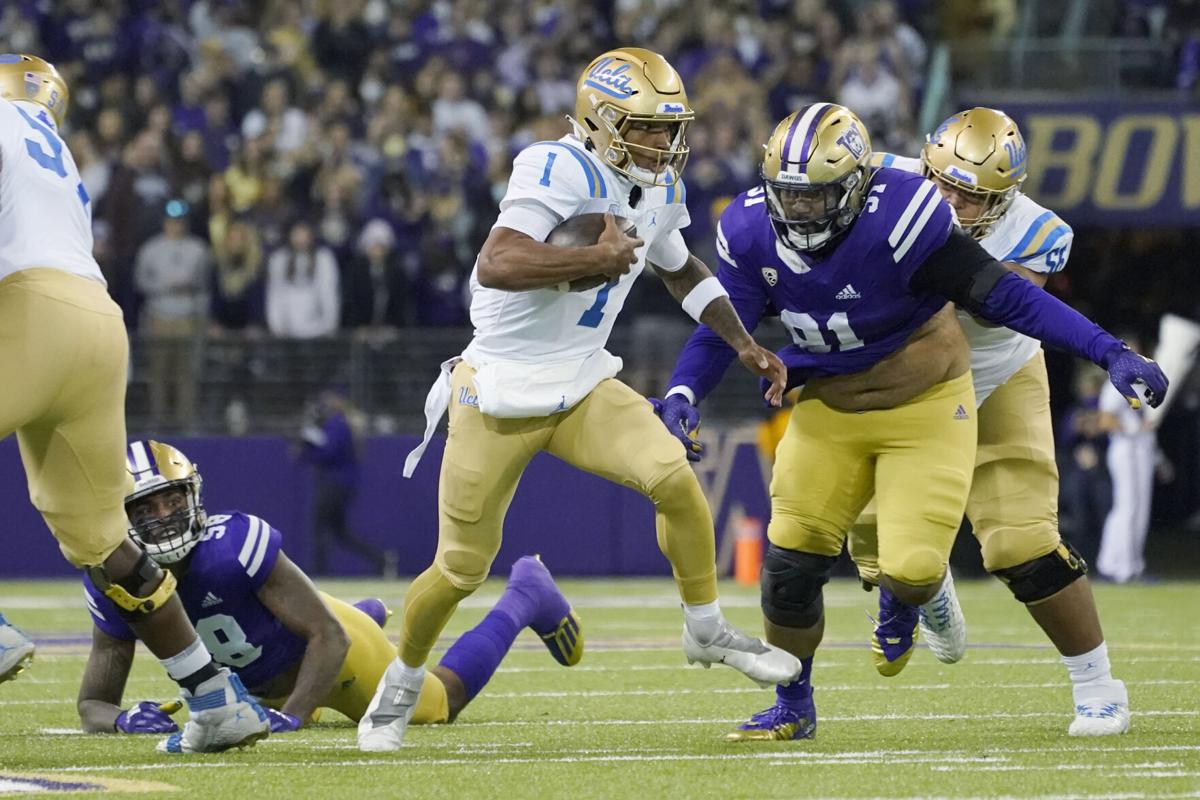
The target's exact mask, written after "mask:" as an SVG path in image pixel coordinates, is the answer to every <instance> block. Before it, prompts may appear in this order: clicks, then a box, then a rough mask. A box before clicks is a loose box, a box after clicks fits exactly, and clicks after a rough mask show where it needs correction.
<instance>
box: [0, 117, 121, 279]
mask: <svg viewBox="0 0 1200 800" xmlns="http://www.w3.org/2000/svg"><path fill="white" fill-rule="evenodd" d="M31 267H52V268H54V269H60V270H63V271H64V272H70V273H72V274H75V275H82V276H83V277H85V278H92V279H93V280H97V281H99V282H100V283H104V282H105V281H104V276H103V275H101V273H100V267H99V266H98V265H97V264H96V259H95V258H93V257H92V204H91V200H90V199H89V198H88V195H87V192H86V191H85V190H84V188H83V181H82V180H80V178H79V170H78V168H76V166H75V159H74V158H72V157H71V151H69V150H68V149H67V146H66V144H64V143H63V140H62V137H61V136H59V134H58V130H57V128H56V127H55V124H54V119H53V117H51V116H50V112H48V111H46V109H44V108H42V107H41V106H39V105H37V104H35V103H27V102H24V101H18V102H16V103H13V102H10V101H8V100H5V99H2V98H0V280H3V279H4V278H6V277H8V276H9V275H11V274H13V273H14V272H20V271H21V270H23V269H29V268H31Z"/></svg>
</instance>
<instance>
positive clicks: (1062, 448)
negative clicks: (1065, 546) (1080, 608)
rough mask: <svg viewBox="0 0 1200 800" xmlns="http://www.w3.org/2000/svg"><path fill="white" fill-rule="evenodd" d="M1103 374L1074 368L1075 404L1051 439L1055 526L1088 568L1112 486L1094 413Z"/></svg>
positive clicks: (1103, 440) (1105, 441)
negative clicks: (1056, 474)
mask: <svg viewBox="0 0 1200 800" xmlns="http://www.w3.org/2000/svg"><path fill="white" fill-rule="evenodd" d="M1107 382H1108V381H1107V379H1106V376H1105V374H1104V373H1103V372H1101V371H1100V370H1099V369H1098V368H1096V367H1094V366H1092V365H1091V364H1079V365H1078V366H1077V367H1076V370H1075V381H1074V391H1075V402H1074V403H1073V404H1072V405H1071V407H1070V408H1069V409H1068V410H1067V412H1066V413H1065V414H1064V415H1063V418H1062V421H1061V423H1060V425H1059V428H1058V435H1057V436H1056V437H1055V441H1056V442H1057V444H1058V447H1059V453H1060V455H1059V459H1058V461H1059V474H1060V481H1059V527H1060V529H1061V530H1062V534H1063V536H1065V537H1066V538H1067V539H1068V540H1070V542H1071V543H1072V544H1074V545H1075V546H1076V547H1077V548H1078V549H1079V551H1080V553H1082V554H1083V557H1084V560H1085V561H1087V562H1088V563H1089V564H1095V563H1096V553H1097V552H1099V549H1100V530H1101V528H1102V527H1103V526H1104V518H1105V515H1106V514H1108V509H1109V507H1110V506H1111V505H1112V483H1111V482H1110V481H1109V477H1108V469H1107V467H1106V466H1105V449H1106V448H1107V446H1108V432H1107V430H1105V428H1104V426H1103V423H1102V420H1101V412H1100V388H1101V387H1102V386H1103V385H1105V384H1106V383H1107Z"/></svg>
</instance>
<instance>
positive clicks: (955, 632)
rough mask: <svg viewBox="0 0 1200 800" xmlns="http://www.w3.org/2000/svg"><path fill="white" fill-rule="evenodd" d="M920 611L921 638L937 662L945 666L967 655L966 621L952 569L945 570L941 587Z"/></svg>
mask: <svg viewBox="0 0 1200 800" xmlns="http://www.w3.org/2000/svg"><path fill="white" fill-rule="evenodd" d="M919 611H920V619H921V635H922V636H924V637H925V641H926V643H927V644H928V645H929V649H930V650H931V651H933V655H934V656H935V657H936V658H937V660H938V661H941V662H942V663H943V664H953V663H954V662H956V661H958V660H960V659H961V658H962V657H963V655H965V654H966V652H967V620H966V618H965V617H963V612H962V606H960V605H959V604H958V594H957V593H955V591H954V576H953V575H951V574H950V568H949V567H946V577H945V578H944V579H943V580H942V588H941V589H939V590H938V593H937V594H936V595H934V596H933V599H932V600H930V601H929V602H928V603H926V604H925V605H923V606H921V607H920V610H919Z"/></svg>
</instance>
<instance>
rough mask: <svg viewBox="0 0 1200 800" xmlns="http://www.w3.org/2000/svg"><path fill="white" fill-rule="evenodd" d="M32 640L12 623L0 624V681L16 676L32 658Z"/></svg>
mask: <svg viewBox="0 0 1200 800" xmlns="http://www.w3.org/2000/svg"><path fill="white" fill-rule="evenodd" d="M34 649H35V648H34V646H33V640H32V639H30V638H29V637H28V636H26V635H25V634H23V633H21V631H20V630H18V629H17V628H16V627H14V626H12V625H7V624H5V625H0V683H4V682H5V681H10V680H12V679H13V678H15V677H17V675H18V674H20V673H21V671H22V670H24V669H25V667H26V666H27V665H28V664H29V661H30V659H32V658H33V651H34Z"/></svg>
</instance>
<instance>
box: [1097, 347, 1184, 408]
mask: <svg viewBox="0 0 1200 800" xmlns="http://www.w3.org/2000/svg"><path fill="white" fill-rule="evenodd" d="M1103 366H1104V368H1105V369H1106V370H1108V379H1109V380H1110V381H1111V382H1112V385H1113V386H1115V387H1117V391H1118V392H1120V393H1121V395H1122V396H1123V397H1124V398H1125V399H1126V400H1127V401H1128V402H1129V405H1130V407H1132V408H1141V406H1142V403H1141V400H1140V399H1139V398H1138V393H1137V389H1135V388H1133V384H1134V383H1136V382H1138V381H1140V382H1142V383H1143V384H1145V386H1146V402H1147V403H1149V404H1150V407H1151V408H1158V407H1159V405H1161V404H1162V401H1163V398H1165V397H1166V396H1167V384H1168V383H1169V381H1168V380H1167V376H1166V374H1165V373H1164V372H1163V371H1162V370H1161V369H1160V368H1159V366H1158V364H1156V363H1154V361H1152V360H1151V359H1149V358H1146V357H1145V356H1143V355H1141V354H1139V353H1135V352H1134V351H1133V350H1130V349H1129V348H1128V347H1122V348H1121V349H1120V350H1118V349H1117V348H1116V347H1113V349H1112V350H1110V351H1109V352H1108V353H1107V354H1106V355H1105V358H1104V365H1103Z"/></svg>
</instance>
